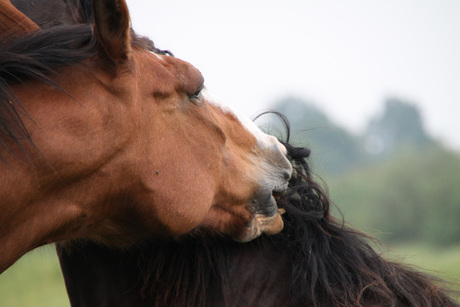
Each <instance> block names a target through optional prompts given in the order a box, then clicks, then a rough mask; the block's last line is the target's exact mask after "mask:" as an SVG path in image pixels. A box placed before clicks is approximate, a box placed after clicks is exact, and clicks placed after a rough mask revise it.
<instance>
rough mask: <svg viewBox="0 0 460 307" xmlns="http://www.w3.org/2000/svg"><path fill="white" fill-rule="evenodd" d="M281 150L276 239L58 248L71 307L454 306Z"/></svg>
mask: <svg viewBox="0 0 460 307" xmlns="http://www.w3.org/2000/svg"><path fill="white" fill-rule="evenodd" d="M287 147H288V151H289V153H290V155H291V158H293V159H295V164H296V168H295V173H294V175H293V177H292V179H291V180H290V183H289V189H288V192H287V194H286V195H285V196H283V197H282V198H281V200H280V201H279V204H280V206H282V207H283V208H284V209H285V210H286V213H285V215H283V217H285V227H284V229H283V231H282V232H281V233H279V234H277V235H274V236H261V237H260V238H258V239H256V240H254V241H252V242H249V243H246V244H238V243H236V242H233V241H231V240H227V241H223V240H221V238H218V237H215V236H191V235H186V236H184V237H181V238H179V239H178V240H161V241H158V240H155V241H153V242H150V243H148V244H145V245H143V246H136V247H132V248H130V249H128V250H125V251H121V250H115V249H110V248H107V247H104V246H100V245H97V244H95V243H92V242H74V243H72V244H69V245H66V246H59V247H58V254H59V259H60V262H61V267H62V271H63V273H64V278H65V282H66V287H67V291H68V294H69V298H70V301H71V305H72V306H73V307H83V306H101V307H104V306H117V307H128V306H158V307H161V306H174V307H182V306H183V307H197V306H209V307H214V306H227V307H259V306H260V307H280V306H299V307H300V306H318V307H325V306H349V307H352V306H365V307H368V306H376V307H377V306H420V307H421V306H423V307H425V306H437V307H448V306H460V305H458V304H457V303H455V301H454V300H453V299H452V298H450V297H449V296H448V293H449V292H448V291H446V290H445V289H443V286H442V282H441V281H440V280H437V279H435V278H433V277H431V276H428V275H425V274H423V273H420V272H417V271H416V270H413V269H411V268H409V267H407V266H404V265H402V264H399V263H395V262H392V261H387V260H385V259H383V258H382V257H381V256H380V255H379V254H378V253H377V252H376V251H375V250H374V249H373V248H372V247H371V245H370V244H369V243H368V239H370V238H369V237H367V236H366V235H364V234H362V233H359V232H357V231H355V230H352V229H350V228H347V227H345V226H344V225H343V223H339V222H337V221H336V220H334V219H333V218H332V217H331V215H330V214H329V201H328V198H327V197H326V195H325V194H324V193H323V192H322V190H321V188H320V187H319V186H318V185H317V184H316V183H315V182H314V181H312V179H311V175H310V171H309V168H308V164H307V163H306V161H305V160H304V158H303V157H305V156H307V155H308V151H306V150H304V149H301V150H298V149H296V148H293V147H289V145H287ZM451 294H452V295H455V294H457V295H458V293H454V292H451ZM459 297H460V296H459Z"/></svg>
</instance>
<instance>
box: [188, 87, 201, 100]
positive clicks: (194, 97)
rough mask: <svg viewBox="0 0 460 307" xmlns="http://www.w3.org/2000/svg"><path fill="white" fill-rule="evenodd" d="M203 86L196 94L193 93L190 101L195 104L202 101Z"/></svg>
mask: <svg viewBox="0 0 460 307" xmlns="http://www.w3.org/2000/svg"><path fill="white" fill-rule="evenodd" d="M203 88H204V87H203V86H201V87H200V88H199V89H197V90H196V92H195V93H193V94H192V95H191V96H190V99H191V100H192V101H193V102H199V101H200V100H201V92H202V91H203Z"/></svg>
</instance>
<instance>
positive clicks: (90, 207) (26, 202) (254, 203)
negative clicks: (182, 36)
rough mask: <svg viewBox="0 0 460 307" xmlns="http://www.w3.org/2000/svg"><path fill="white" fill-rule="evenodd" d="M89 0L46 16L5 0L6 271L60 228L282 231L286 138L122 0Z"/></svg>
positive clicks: (116, 240) (69, 233)
mask: <svg viewBox="0 0 460 307" xmlns="http://www.w3.org/2000/svg"><path fill="white" fill-rule="evenodd" d="M92 6H93V8H92V9H91V14H92V16H93V18H94V22H91V23H84V24H83V23H82V24H79V23H76V24H67V25H61V26H59V27H49V28H47V29H45V28H43V29H42V28H40V27H39V26H38V25H37V24H36V23H34V22H33V21H32V20H31V19H29V18H28V17H26V16H25V15H23V14H22V13H20V12H19V11H18V10H17V9H16V8H15V7H14V6H12V4H11V3H10V1H9V0H1V1H0V23H1V25H0V29H1V30H2V31H1V34H0V158H1V160H2V161H0V174H1V175H0V212H1V213H0V249H1V253H0V272H2V271H4V270H5V269H6V268H8V267H9V266H10V265H12V264H13V263H14V262H15V261H16V260H17V259H18V258H19V257H21V256H22V255H23V254H24V253H26V252H27V251H29V250H31V249H33V248H35V247H37V246H40V245H44V244H47V243H52V242H58V241H60V242H62V241H68V240H73V239H89V240H92V241H96V242H99V243H102V244H105V245H109V246H117V247H120V246H122V247H127V246H130V245H132V244H134V243H138V242H141V241H143V240H144V239H146V238H150V237H152V236H159V237H164V236H172V237H175V236H181V235H183V234H185V233H188V232H191V231H200V230H203V231H204V229H206V231H209V232H212V233H218V234H222V235H228V236H230V237H232V238H233V239H234V240H237V241H250V240H252V239H254V238H256V237H257V236H259V235H260V234H261V233H269V234H274V233H277V232H279V231H280V230H281V229H282V227H283V221H282V219H281V217H280V213H279V211H278V208H277V204H276V201H275V198H274V195H275V196H276V194H277V193H282V192H283V191H284V190H285V189H286V187H287V182H288V180H289V178H290V176H291V172H292V165H291V164H290V162H289V161H288V160H287V158H286V156H285V154H286V149H285V147H284V146H283V145H282V144H280V143H279V142H278V141H277V139H276V138H274V137H272V136H268V135H266V134H264V133H262V132H261V131H260V130H259V129H258V128H257V127H256V126H255V125H254V124H253V123H252V122H251V121H249V120H248V119H246V118H244V117H242V116H241V115H239V114H237V113H234V112H232V111H230V110H229V109H228V108H225V107H223V106H221V105H218V104H217V103H216V102H215V101H213V100H211V98H210V96H209V95H208V94H207V92H206V89H205V87H204V79H203V77H202V75H201V74H200V72H199V71H198V70H197V69H196V68H194V67H193V66H192V65H190V64H188V63H186V62H184V61H181V60H179V59H177V58H174V57H172V56H169V55H167V54H164V53H162V52H158V50H157V49H156V48H154V46H153V44H152V43H151V42H150V41H149V40H146V39H144V38H141V37H138V36H137V35H135V34H134V32H133V31H132V30H131V29H130V17H129V12H128V9H127V6H126V3H125V1H123V0H117V1H115V0H113V1H111V0H98V1H93V4H92Z"/></svg>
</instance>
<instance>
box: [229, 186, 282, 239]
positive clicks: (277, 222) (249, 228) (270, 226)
mask: <svg viewBox="0 0 460 307" xmlns="http://www.w3.org/2000/svg"><path fill="white" fill-rule="evenodd" d="M285 192H286V189H285V188H280V189H275V190H273V191H272V195H271V197H270V200H269V203H270V207H272V206H273V207H274V208H276V209H274V210H273V209H272V210H273V211H274V212H273V211H272V213H271V214H269V215H267V214H260V213H257V214H255V215H254V217H253V218H252V220H251V221H250V222H249V223H248V224H247V225H246V229H245V231H243V233H242V234H240V236H239V238H235V239H236V241H238V242H249V241H251V240H254V239H256V238H257V237H259V236H260V235H262V234H263V233H264V234H267V235H274V234H277V233H279V232H280V231H281V230H283V227H284V222H283V218H282V217H281V215H283V214H284V213H285V212H286V211H285V210H284V209H283V208H278V202H279V200H280V199H281V197H282V196H283V195H284V194H285Z"/></svg>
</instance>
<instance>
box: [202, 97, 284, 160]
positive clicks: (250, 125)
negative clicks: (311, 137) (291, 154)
mask: <svg viewBox="0 0 460 307" xmlns="http://www.w3.org/2000/svg"><path fill="white" fill-rule="evenodd" d="M201 95H202V96H203V98H204V99H205V100H206V101H208V102H209V103H211V104H212V105H214V106H216V107H219V108H220V109H221V110H222V111H224V112H228V113H233V114H234V115H235V116H236V117H237V118H238V120H239V121H240V123H241V124H242V125H243V126H244V127H245V128H246V130H248V131H249V132H250V133H251V134H252V135H254V137H255V138H256V140H257V142H258V143H259V146H260V147H262V148H267V147H272V146H273V145H274V144H277V145H278V146H279V148H280V150H281V152H282V153H283V154H284V155H286V152H287V151H286V148H285V147H284V145H283V144H281V143H280V142H278V140H277V139H276V137H274V136H271V135H268V134H266V133H264V132H262V130H260V129H259V127H257V125H256V124H255V123H254V122H253V121H252V120H250V119H249V118H248V117H247V116H246V115H244V114H243V113H241V112H239V111H238V110H235V109H233V108H232V107H230V106H227V105H224V104H223V103H222V102H221V101H220V100H219V99H217V98H216V97H215V96H214V95H212V94H211V93H210V92H209V91H208V90H207V89H203V91H202V93H201Z"/></svg>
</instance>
